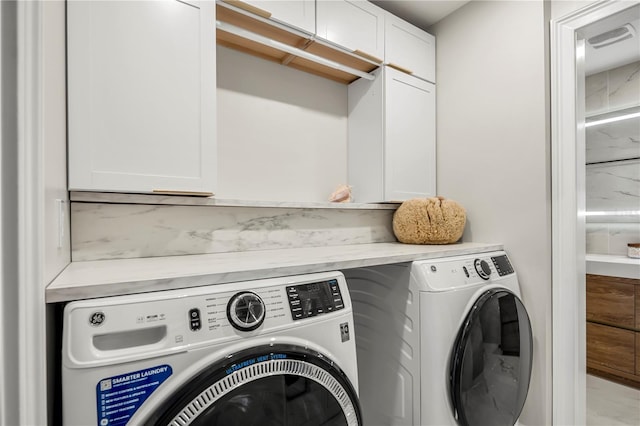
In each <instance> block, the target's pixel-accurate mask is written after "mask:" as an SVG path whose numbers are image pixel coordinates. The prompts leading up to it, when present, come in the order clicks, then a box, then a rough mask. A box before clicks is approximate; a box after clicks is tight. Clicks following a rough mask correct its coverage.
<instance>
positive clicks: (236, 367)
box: [225, 353, 287, 376]
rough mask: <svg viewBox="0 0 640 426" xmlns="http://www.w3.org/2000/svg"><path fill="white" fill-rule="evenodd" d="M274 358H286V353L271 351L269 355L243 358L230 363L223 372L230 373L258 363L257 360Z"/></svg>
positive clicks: (262, 360)
mask: <svg viewBox="0 0 640 426" xmlns="http://www.w3.org/2000/svg"><path fill="white" fill-rule="evenodd" d="M274 359H287V354H278V353H272V354H269V355H262V356H259V357H256V358H248V359H245V360H243V361H241V362H238V363H235V364H232V365H231V367H229V368H227V369H226V370H225V373H227V376H228V375H229V374H231V373H235V372H236V371H238V370H242V369H243V368H247V367H250V366H252V365H253V364H256V363H259V362H265V361H270V360H274Z"/></svg>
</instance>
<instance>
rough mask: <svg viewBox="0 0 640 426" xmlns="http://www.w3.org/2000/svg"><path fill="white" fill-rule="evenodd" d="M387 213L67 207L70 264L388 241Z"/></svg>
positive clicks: (390, 237) (390, 216)
mask: <svg viewBox="0 0 640 426" xmlns="http://www.w3.org/2000/svg"><path fill="white" fill-rule="evenodd" d="M394 211H395V210H394V209H372V210H368V209H336V208H333V209H314V208H277V207H274V208H265V207H260V208H255V207H219V206H181V205H153V204H110V203H85V202H72V203H71V218H72V220H71V239H72V241H71V246H72V260H73V261H74V262H77V261H85V260H100V259H123V258H135V257H154V256H175V255H185V254H204V253H224V252H237V251H251V250H270V249H282V248H298V247H320V246H332V245H345V244H366V243H379V242H393V241H396V238H395V236H394V234H393V230H392V219H393V213H394Z"/></svg>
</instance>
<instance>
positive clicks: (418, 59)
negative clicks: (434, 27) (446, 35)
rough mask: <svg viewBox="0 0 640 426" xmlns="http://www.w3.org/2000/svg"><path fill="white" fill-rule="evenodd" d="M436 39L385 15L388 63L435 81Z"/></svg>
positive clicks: (408, 24) (400, 20) (395, 17)
mask: <svg viewBox="0 0 640 426" xmlns="http://www.w3.org/2000/svg"><path fill="white" fill-rule="evenodd" d="M435 59H436V39H435V37H434V36H432V35H431V34H429V33H427V32H426V31H423V30H421V29H420V28H418V27H416V26H414V25H411V24H410V23H408V22H406V21H403V20H402V19H400V18H398V17H397V16H394V15H392V14H390V13H387V14H385V58H384V61H385V63H386V64H388V65H390V66H392V67H394V68H397V69H400V70H402V71H404V72H406V73H408V74H411V75H414V76H416V77H420V78H423V79H425V80H427V81H430V82H432V83H435V82H436V67H435V63H436V60H435Z"/></svg>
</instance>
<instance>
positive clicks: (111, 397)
mask: <svg viewBox="0 0 640 426" xmlns="http://www.w3.org/2000/svg"><path fill="white" fill-rule="evenodd" d="M171 374H173V370H172V369H171V366H170V365H166V364H165V365H158V366H156V367H151V368H145V369H144V370H138V371H132V372H130V373H125V374H120V375H119V376H113V377H107V378H105V379H102V380H100V382H98V384H97V385H96V398H97V410H98V426H107V425H109V426H111V425H126V424H127V422H128V421H129V420H130V419H131V417H132V416H133V414H134V413H135V412H136V411H137V410H138V408H140V406H141V405H142V404H143V403H144V401H146V399H147V398H149V396H150V395H151V394H152V393H153V392H154V391H155V390H156V389H157V388H158V386H160V385H161V384H162V383H163V382H164V381H165V380H167V379H168V378H169V376H171Z"/></svg>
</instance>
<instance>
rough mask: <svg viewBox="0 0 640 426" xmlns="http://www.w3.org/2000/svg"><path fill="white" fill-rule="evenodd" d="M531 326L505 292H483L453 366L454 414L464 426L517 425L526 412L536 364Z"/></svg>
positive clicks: (461, 337) (513, 298)
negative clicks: (521, 414)
mask: <svg viewBox="0 0 640 426" xmlns="http://www.w3.org/2000/svg"><path fill="white" fill-rule="evenodd" d="M532 346H533V344H532V333H531V323H530V321H529V316H528V314H527V311H526V309H525V307H524V305H523V304H522V301H521V300H520V299H519V298H518V297H517V296H516V295H515V294H514V293H512V292H511V291H509V290H507V289H505V288H497V289H491V290H488V291H486V292H484V293H483V294H482V295H481V296H480V297H479V298H478V300H477V301H476V303H475V304H474V305H473V307H472V308H471V310H470V311H469V314H468V315H467V317H466V318H465V320H464V322H463V325H462V328H461V329H460V332H459V333H458V336H457V338H456V341H455V344H454V347H453V352H452V355H451V364H450V376H449V378H450V383H449V385H450V394H451V400H452V405H453V410H454V416H455V417H456V419H457V421H458V423H459V424H461V425H463V426H468V425H469V426H476V425H492V426H501V425H509V426H512V425H513V424H514V423H515V422H516V420H517V419H518V417H519V416H520V413H521V411H522V407H523V406H524V402H525V399H526V397H527V392H528V389H529V381H530V379H531V366H532V364H531V363H532V350H533V348H532Z"/></svg>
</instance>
